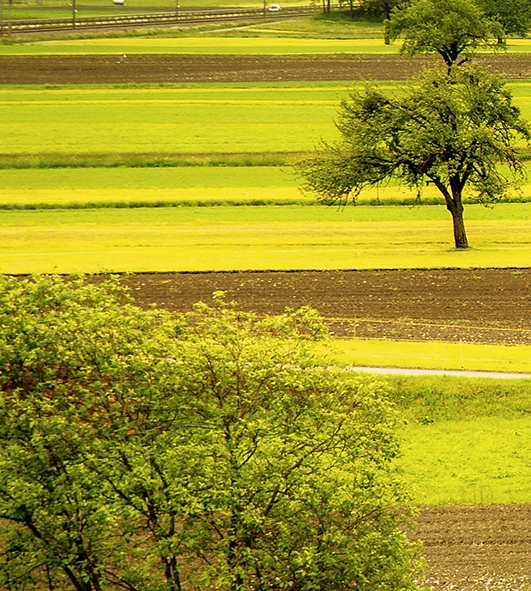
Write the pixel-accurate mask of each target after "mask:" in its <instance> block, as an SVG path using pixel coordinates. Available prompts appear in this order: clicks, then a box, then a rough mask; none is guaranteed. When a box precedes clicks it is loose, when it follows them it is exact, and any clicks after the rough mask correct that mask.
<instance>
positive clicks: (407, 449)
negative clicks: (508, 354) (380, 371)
mask: <svg viewBox="0 0 531 591" xmlns="http://www.w3.org/2000/svg"><path fill="white" fill-rule="evenodd" d="M386 381H387V382H388V384H389V387H390V390H391V393H392V398H393V400H394V402H395V403H396V405H397V407H398V409H399V411H400V414H401V421H402V424H401V427H400V429H399V432H400V438H401V444H402V456H401V457H400V458H399V460H398V462H397V465H398V467H399V469H400V471H401V472H402V474H403V475H404V477H405V479H406V480H407V481H408V483H409V484H410V486H411V487H412V489H413V491H414V494H415V498H416V500H417V501H418V502H419V503H423V504H424V503H425V504H444V503H511V502H530V501H531V480H530V479H529V466H530V465H531V451H530V450H531V445H530V444H531V420H530V413H531V380H518V381H517V382H512V381H501V380H500V381H497V380H486V379H465V378H454V377H448V376H444V377H438V376H425V377H396V376H395V377H389V378H386Z"/></svg>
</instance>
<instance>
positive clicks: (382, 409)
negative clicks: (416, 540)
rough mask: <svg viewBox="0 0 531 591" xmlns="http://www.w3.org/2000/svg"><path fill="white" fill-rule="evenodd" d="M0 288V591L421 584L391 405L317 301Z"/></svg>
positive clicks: (51, 283) (49, 281)
mask: <svg viewBox="0 0 531 591" xmlns="http://www.w3.org/2000/svg"><path fill="white" fill-rule="evenodd" d="M1 281H2V283H1V289H0V331H1V337H2V338H1V339H0V342H1V343H2V344H1V347H0V364H1V367H2V368H3V370H2V373H1V374H0V387H1V393H0V517H1V519H0V524H2V526H1V529H0V538H1V539H2V541H3V552H0V587H3V588H6V589H28V590H29V589H42V588H46V589H53V588H61V589H69V588H73V589H76V590H77V591H100V590H102V591H103V590H111V589H116V590H117V589H127V590H129V591H136V590H139V591H140V590H142V591H165V590H168V591H170V590H171V591H175V590H177V589H196V590H201V589H205V590H208V589H212V588H214V587H215V588H217V589H220V590H224V589H227V590H234V591H236V590H238V591H244V590H246V589H248V590H253V589H256V590H258V589H264V588H269V589H300V590H301V591H305V590H308V591H310V590H318V589H319V590H326V589H330V590H336V589H345V590H346V589H360V590H365V589H366V590H372V589H375V588H378V589H381V590H382V591H384V590H389V591H391V590H393V591H394V590H400V589H413V588H414V584H413V576H414V569H413V564H414V562H413V549H412V548H411V547H410V546H409V545H408V543H407V541H406V539H405V536H404V534H403V532H402V531H400V529H399V527H398V526H399V525H400V524H401V523H403V521H404V519H406V516H407V510H406V509H405V507H406V506H407V499H406V497H405V495H404V491H403V489H402V488H401V485H400V483H399V481H398V480H397V478H396V475H395V474H394V472H393V469H392V461H393V459H394V458H395V456H396V454H397V450H398V449H397V444H396V438H395V435H394V430H393V426H394V413H393V410H392V406H391V405H390V403H389V402H388V400H387V397H386V393H385V392H384V391H383V390H382V388H381V387H380V386H379V385H378V384H377V383H374V382H372V381H371V380H361V379H359V378H357V377H355V376H353V375H351V374H349V373H347V372H336V371H333V370H329V369H327V368H326V367H324V366H322V365H320V363H319V362H318V361H317V360H316V359H315V358H314V357H313V356H312V354H311V352H310V348H309V347H310V346H311V341H313V340H314V339H319V338H323V335H324V325H323V323H322V320H321V319H320V318H319V316H318V315H316V313H315V312H314V311H313V310H310V309H301V310H298V311H287V312H286V313H285V314H283V315H280V316H276V317H267V318H264V319H258V318H256V317H255V316H254V315H252V314H245V313H241V312H238V311H237V310H236V309H235V308H234V306H233V305H232V304H227V303H226V302H225V300H224V299H223V294H219V293H218V294H215V299H216V304H215V306H214V307H213V308H210V307H208V306H206V305H204V304H198V305H197V306H196V308H195V309H194V311H193V312H192V313H190V314H189V315H187V316H175V317H174V316H171V315H169V314H166V313H163V312H157V311H155V310H152V311H147V312H143V311H141V310H139V309H138V308H136V307H135V306H133V305H131V303H129V301H128V297H127V294H126V293H124V292H123V291H122V290H121V289H120V288H119V286H118V285H117V284H116V283H115V282H113V281H111V282H108V283H105V284H104V285H103V286H101V287H96V286H94V285H90V284H87V283H85V282H84V281H82V280H79V281H73V282H70V281H66V280H64V279H61V278H50V277H38V278H33V279H30V280H17V279H14V278H2V280H1Z"/></svg>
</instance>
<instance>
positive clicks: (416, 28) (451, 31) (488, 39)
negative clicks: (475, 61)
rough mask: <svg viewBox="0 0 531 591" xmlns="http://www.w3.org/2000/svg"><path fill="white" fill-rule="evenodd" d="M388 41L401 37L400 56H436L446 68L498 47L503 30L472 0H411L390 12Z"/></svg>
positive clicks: (502, 36)
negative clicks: (484, 49) (485, 49)
mask: <svg viewBox="0 0 531 591" xmlns="http://www.w3.org/2000/svg"><path fill="white" fill-rule="evenodd" d="M387 26H388V30H389V36H390V38H391V39H398V38H399V37H400V36H402V37H403V40H404V41H403V44H402V47H401V49H400V51H401V52H402V53H407V54H409V55H415V54H418V53H437V54H439V55H440V56H441V57H442V58H443V59H444V61H445V63H446V65H447V66H448V67H451V66H453V65H454V64H460V63H463V62H464V61H467V60H468V59H470V57H471V56H472V55H474V53H475V51H476V50H477V49H478V48H480V47H491V48H494V49H497V48H499V47H501V46H502V45H501V43H500V42H501V41H502V40H503V38H504V31H503V27H502V26H501V25H500V23H499V22H497V21H496V20H492V19H490V18H488V17H487V16H485V14H484V13H483V12H482V10H481V9H480V8H479V7H478V6H477V5H476V3H475V2H474V1H472V0H413V2H411V3H410V4H407V5H405V6H404V7H402V8H398V9H396V10H394V11H393V13H392V15H391V18H390V20H389V21H388V23H387Z"/></svg>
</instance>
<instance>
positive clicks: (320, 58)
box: [0, 51, 531, 84]
mask: <svg viewBox="0 0 531 591" xmlns="http://www.w3.org/2000/svg"><path fill="white" fill-rule="evenodd" d="M479 61H480V62H482V63H484V64H489V65H491V66H492V67H493V68H494V69H496V70H499V71H501V72H502V73H503V74H504V75H505V76H507V77H508V78H531V57H530V56H527V55H525V54H511V55H496V56H486V57H483V58H481V59H480V60H479ZM433 63H436V60H435V58H430V57H423V56H419V57H416V58H408V57H405V56H382V55H344V54H339V55H309V56H304V55H301V56H284V55H281V56H271V55H255V56H253V55H241V56H240V55H177V54H171V55H169V54H142V55H136V54H134V55H128V56H126V57H125V58H123V57H122V53H121V52H119V51H117V52H116V54H115V55H64V56H63V55H38V56H1V57H0V84H128V83H139V84H140V83H153V84H162V83H177V82H275V81H333V80H345V81H348V80H361V79H373V80H405V79H406V78H410V77H411V76H412V75H414V74H416V73H418V72H419V71H420V70H421V69H422V68H423V67H424V66H426V65H428V64H433Z"/></svg>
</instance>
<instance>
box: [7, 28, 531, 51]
mask: <svg viewBox="0 0 531 591" xmlns="http://www.w3.org/2000/svg"><path fill="white" fill-rule="evenodd" d="M255 28H256V29H257V31H258V34H257V35H255V34H254V28H253V29H252V33H251V34H250V33H249V30H248V29H247V30H246V32H245V33H244V32H243V29H242V30H241V31H239V32H238V30H237V29H238V27H234V29H235V30H236V32H235V33H234V32H233V31H231V32H230V35H220V34H219V33H216V32H215V30H213V31H210V32H209V31H208V30H207V31H205V32H204V34H201V35H198V36H190V33H188V34H186V32H185V31H183V32H181V35H180V36H175V37H170V36H165V37H162V36H158V35H153V36H148V37H130V36H127V37H103V38H101V37H100V38H89V39H72V38H69V39H58V40H47V41H46V42H40V41H31V40H30V41H27V42H24V43H17V44H14V45H0V54H5V55H33V54H39V55H55V54H61V55H68V54H78V55H85V54H116V55H120V54H121V53H122V52H125V53H128V54H135V53H136V54H146V53H170V54H171V53H176V54H235V55H238V54H245V55H253V54H255V55H258V54H262V55H289V54H294V55H296V54H337V53H343V54H374V55H385V54H387V55H389V54H398V53H399V50H400V43H399V42H396V43H393V44H391V45H385V44H384V43H383V40H382V37H381V33H380V34H378V32H376V33H375V35H374V36H371V38H365V37H364V38H341V37H343V36H342V35H341V36H340V38H320V37H317V38H316V37H315V36H313V35H312V36H309V35H307V34H306V32H305V31H304V29H303V31H301V34H300V35H301V36H285V35H284V33H283V30H282V24H276V25H275V27H274V28H271V27H269V28H268V27H267V26H265V27H263V26H260V27H258V26H257V27H255ZM342 30H344V27H342ZM380 31H381V28H380ZM240 35H241V36H240ZM507 51H508V52H509V53H529V52H531V39H509V40H508V43H507Z"/></svg>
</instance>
